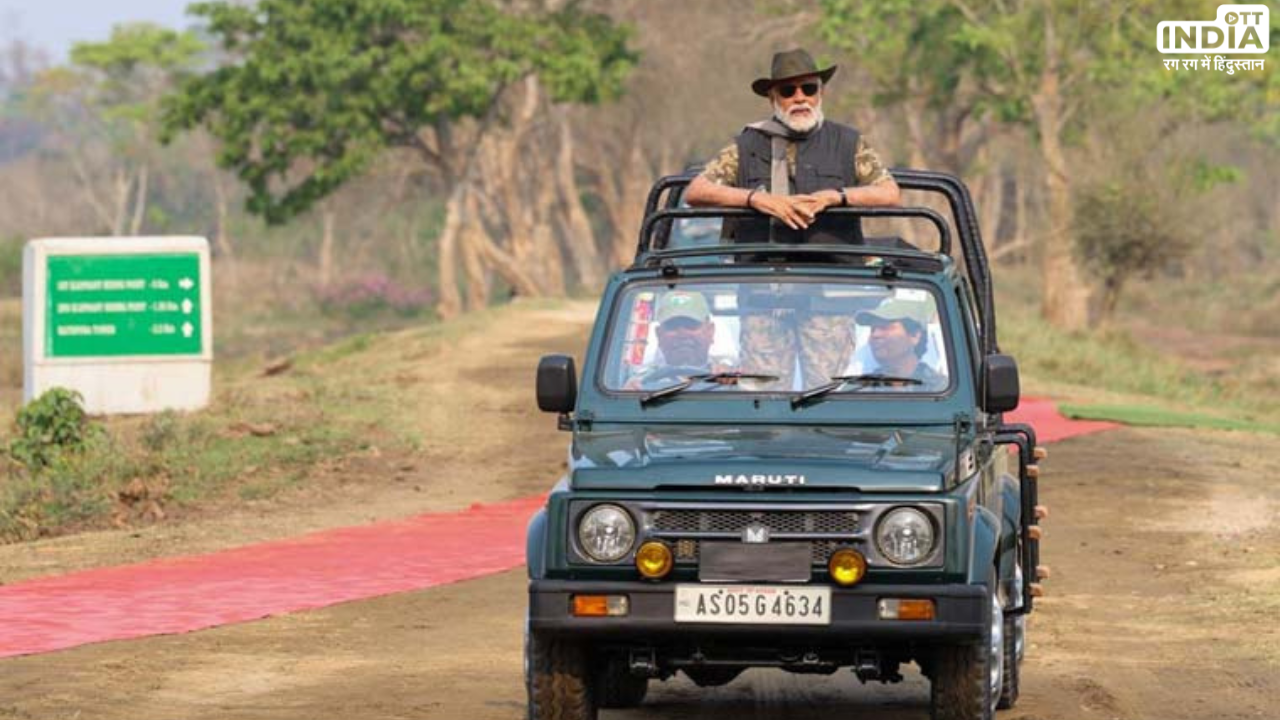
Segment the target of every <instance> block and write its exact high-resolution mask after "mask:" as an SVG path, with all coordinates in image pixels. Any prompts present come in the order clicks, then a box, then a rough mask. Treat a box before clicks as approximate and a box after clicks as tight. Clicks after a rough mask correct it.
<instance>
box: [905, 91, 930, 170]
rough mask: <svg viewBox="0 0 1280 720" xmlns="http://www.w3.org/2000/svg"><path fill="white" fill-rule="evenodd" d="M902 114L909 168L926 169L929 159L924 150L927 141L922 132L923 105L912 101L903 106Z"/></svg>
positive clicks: (925, 135)
mask: <svg viewBox="0 0 1280 720" xmlns="http://www.w3.org/2000/svg"><path fill="white" fill-rule="evenodd" d="M902 112H903V115H905V116H906V124H907V138H908V141H909V144H910V146H911V147H910V148H909V149H908V152H909V154H910V155H909V157H910V163H911V167H914V168H928V167H929V157H928V153H927V152H926V151H925V149H926V148H927V147H928V144H929V141H928V138H927V134H926V133H925V131H924V112H925V110H924V104H923V103H920V102H917V101H915V100H912V101H910V102H907V103H906V104H904V105H903V110H902Z"/></svg>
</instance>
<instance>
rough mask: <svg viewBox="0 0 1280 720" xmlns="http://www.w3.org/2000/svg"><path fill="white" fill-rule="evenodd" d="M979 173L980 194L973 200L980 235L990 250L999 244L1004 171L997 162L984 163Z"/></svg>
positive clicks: (1002, 210)
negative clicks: (978, 218) (989, 164)
mask: <svg viewBox="0 0 1280 720" xmlns="http://www.w3.org/2000/svg"><path fill="white" fill-rule="evenodd" d="M982 153H983V155H986V150H985V149H984V150H983V151H982ZM980 173H981V175H980V177H981V178H982V184H981V185H980V192H981V195H980V196H979V197H978V198H976V200H975V202H976V203H977V205H978V215H979V217H980V218H981V220H979V222H978V225H979V227H980V228H981V229H982V237H983V239H984V242H985V243H986V247H987V250H988V252H990V251H991V250H993V249H994V248H995V247H996V246H997V245H998V244H999V242H998V236H999V233H1000V217H1001V215H1002V214H1003V213H1004V173H1003V172H1001V168H1000V166H999V165H998V164H993V165H992V166H987V165H986V164H985V163H984V164H982V165H981V168H980Z"/></svg>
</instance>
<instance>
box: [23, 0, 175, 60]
mask: <svg viewBox="0 0 1280 720" xmlns="http://www.w3.org/2000/svg"><path fill="white" fill-rule="evenodd" d="M191 1H192V0H0V42H4V43H7V42H8V41H10V40H12V39H14V38H21V39H22V40H25V41H26V42H28V43H30V44H32V45H34V46H36V47H38V48H41V49H43V50H45V51H46V52H47V53H49V55H50V58H51V59H52V60H53V61H54V62H61V61H63V60H65V59H66V58H67V54H68V53H69V52H70V50H71V45H72V44H73V43H75V42H77V41H81V40H105V39H106V38H107V37H108V36H109V35H110V34H111V27H112V26H113V25H117V24H119V23H126V22H140V21H146V22H153V23H157V24H159V25H165V26H168V27H173V28H184V27H187V25H189V24H190V19H189V18H187V16H186V14H185V11H186V7H187V5H188V4H189V3H190V2H191Z"/></svg>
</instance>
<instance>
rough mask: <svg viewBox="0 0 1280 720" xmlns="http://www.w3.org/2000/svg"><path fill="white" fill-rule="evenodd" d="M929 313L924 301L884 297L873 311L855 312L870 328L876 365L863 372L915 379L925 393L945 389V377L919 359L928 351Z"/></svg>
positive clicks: (861, 322)
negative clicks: (885, 298)
mask: <svg viewBox="0 0 1280 720" xmlns="http://www.w3.org/2000/svg"><path fill="white" fill-rule="evenodd" d="M929 312H930V309H929V307H928V306H927V305H926V304H925V303H919V302H913V301H911V300H903V299H901V298H888V299H887V300H885V301H884V302H882V303H880V306H879V307H877V308H876V309H875V310H864V311H862V312H860V313H858V314H857V316H856V320H857V322H858V324H859V325H866V326H868V327H870V328H871V336H870V342H869V344H870V345H871V354H872V356H873V357H874V358H875V361H876V365H877V366H876V367H871V368H867V369H866V372H868V373H882V374H884V375H890V376H893V377H900V378H911V379H913V380H919V381H920V385H919V386H918V389H920V390H922V391H925V392H936V391H939V390H943V389H945V388H946V386H947V378H946V377H945V376H943V375H942V374H940V373H939V372H938V371H937V370H935V369H933V368H932V367H930V366H929V364H928V363H925V362H923V361H922V360H921V358H923V357H924V354H925V352H926V351H927V350H928V344H929V334H928V333H927V332H926V331H925V327H926V326H927V324H928V322H929V317H928V315H929Z"/></svg>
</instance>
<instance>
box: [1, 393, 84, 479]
mask: <svg viewBox="0 0 1280 720" xmlns="http://www.w3.org/2000/svg"><path fill="white" fill-rule="evenodd" d="M83 400H84V399H83V398H82V397H81V396H80V393H78V392H76V391H74V390H68V389H66V388H51V389H49V390H47V391H45V392H44V393H43V394H42V395H40V397H38V398H36V399H35V400H32V401H31V402H29V403H27V404H26V405H24V406H23V407H22V409H21V410H19V411H18V415H17V418H16V419H15V421H14V437H13V439H12V440H11V441H10V443H9V455H10V457H12V458H13V459H14V460H16V461H18V462H19V463H21V464H22V465H24V466H26V467H27V468H30V469H33V470H39V469H42V468H45V467H47V466H48V465H49V464H50V463H51V462H53V460H54V459H55V458H56V457H57V456H58V455H60V454H64V453H75V452H79V451H81V450H83V449H84V448H85V446H86V445H87V444H88V443H89V442H90V440H91V439H92V438H93V437H94V436H95V432H96V428H95V426H93V425H92V424H91V423H90V422H89V416H88V415H87V414H86V413H85V411H84V406H83V404H82V403H83Z"/></svg>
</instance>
